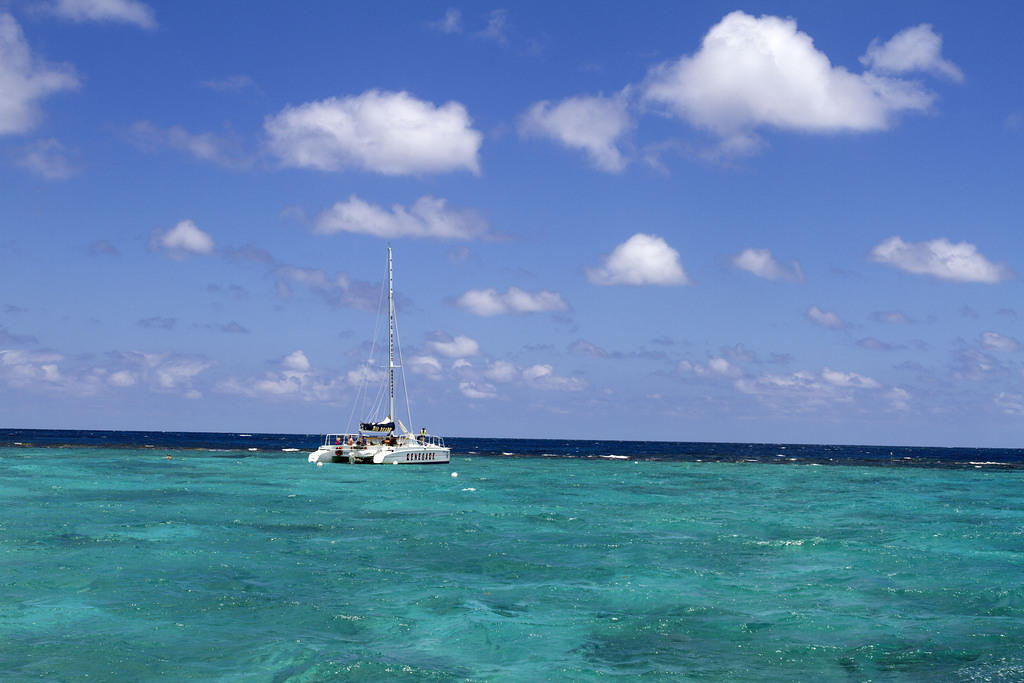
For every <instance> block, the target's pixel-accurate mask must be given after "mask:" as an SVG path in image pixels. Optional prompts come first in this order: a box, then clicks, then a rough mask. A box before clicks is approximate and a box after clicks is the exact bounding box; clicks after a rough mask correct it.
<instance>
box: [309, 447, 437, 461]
mask: <svg viewBox="0 0 1024 683" xmlns="http://www.w3.org/2000/svg"><path fill="white" fill-rule="evenodd" d="M450 454H451V450H450V449H448V448H445V447H443V446H370V447H369V448H352V449H350V448H349V447H348V446H341V447H338V446H334V447H321V448H318V449H317V450H315V451H313V452H312V453H310V454H309V462H312V463H333V462H340V463H350V462H353V461H354V462H356V463H361V464H373V465H443V464H446V463H448V462H450V461H451V455H450Z"/></svg>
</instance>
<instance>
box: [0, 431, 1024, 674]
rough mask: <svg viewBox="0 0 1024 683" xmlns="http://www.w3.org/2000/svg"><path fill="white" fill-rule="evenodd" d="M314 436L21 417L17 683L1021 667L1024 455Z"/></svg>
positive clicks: (5, 497)
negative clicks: (408, 445) (41, 422)
mask: <svg viewBox="0 0 1024 683" xmlns="http://www.w3.org/2000/svg"><path fill="white" fill-rule="evenodd" d="M318 441H319V436H318V435H266V434H258V435H253V436H240V435H237V434H192V433H189V434H183V433H166V432H148V433H144V432H70V431H45V430H3V431H0V502H2V512H0V680H2V681H28V680H46V681H53V680H57V681H72V680H74V681H85V680H88V681H151V680H152V681H164V680H190V681H331V680H367V681H376V680H406V681H419V680H441V681H443V680H493V681H537V680H583V681H597V680H609V679H614V680H632V679H641V678H642V679H644V680H672V681H675V680H709V681H719V680H756V681H762V680H769V681H771V680H779V681H789V680H807V681H817V680H838V681H848V680H849V681H864V680H912V681H931V680H977V681H1011V680H1013V681H1016V680H1024V468H1022V465H1024V452H1022V451H1018V450H990V449H984V450H973V449H934V448H890V447H864V446H811V445H778V444H696V443H675V444H673V443H644V442H610V441H604V442H591V441H557V440H550V441H549V440H518V439H477V438H461V439H450V440H449V443H450V445H452V446H453V454H452V463H451V464H450V465H447V466H434V467H414V466H413V467H394V466H383V467H372V466H371V467H358V466H351V465H326V466H322V467H315V466H313V465H310V464H309V463H307V462H306V450H307V449H309V448H311V447H313V446H314V445H315V444H316V443H317V442H318ZM253 448H254V449H256V450H249V449H253ZM284 449H299V450H287V451H286V450H284ZM610 456H616V457H610ZM769 465H774V466H769ZM786 465H790V466H786ZM456 475H457V476H456Z"/></svg>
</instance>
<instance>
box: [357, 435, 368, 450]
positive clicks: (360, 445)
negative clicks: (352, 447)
mask: <svg viewBox="0 0 1024 683" xmlns="http://www.w3.org/2000/svg"><path fill="white" fill-rule="evenodd" d="M356 447H357V448H366V437H365V436H360V437H359V441H356Z"/></svg>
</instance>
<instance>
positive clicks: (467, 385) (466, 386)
mask: <svg viewBox="0 0 1024 683" xmlns="http://www.w3.org/2000/svg"><path fill="white" fill-rule="evenodd" d="M459 391H460V392H462V395H463V396H465V397H466V398H475V399H479V398H497V397H498V392H497V391H496V390H495V389H494V385H493V384H488V383H487V382H459Z"/></svg>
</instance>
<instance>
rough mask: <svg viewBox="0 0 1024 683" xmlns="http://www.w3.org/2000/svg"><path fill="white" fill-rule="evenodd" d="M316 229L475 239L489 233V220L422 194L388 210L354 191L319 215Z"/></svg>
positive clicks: (380, 235) (394, 235) (388, 236)
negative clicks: (450, 206) (411, 202)
mask: <svg viewBox="0 0 1024 683" xmlns="http://www.w3.org/2000/svg"><path fill="white" fill-rule="evenodd" d="M314 230H315V232H318V233H320V234H323V235H329V234H333V233H336V232H353V233H361V234H366V235H375V236H377V237H384V238H397V237H431V238H434V239H462V240H468V239H474V238H476V237H481V236H483V235H485V234H487V221H485V220H484V219H483V218H482V217H480V216H479V215H478V214H477V213H475V212H473V211H468V210H458V209H452V208H449V207H448V202H447V200H444V199H438V198H435V197H431V196H423V197H420V198H419V199H417V200H416V201H415V202H413V205H412V206H411V207H409V208H408V209H406V208H405V207H404V206H400V205H398V204H396V205H394V206H392V207H391V210H390V211H389V210H387V209H385V208H384V207H381V206H378V205H376V204H370V203H369V202H366V201H364V200H362V199H360V198H359V197H357V196H355V195H352V196H350V197H349V198H348V201H347V202H338V203H336V204H335V205H334V206H332V207H331V208H329V209H327V210H326V211H324V212H322V213H321V214H320V215H319V216H318V217H317V219H316V225H315V228H314Z"/></svg>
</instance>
